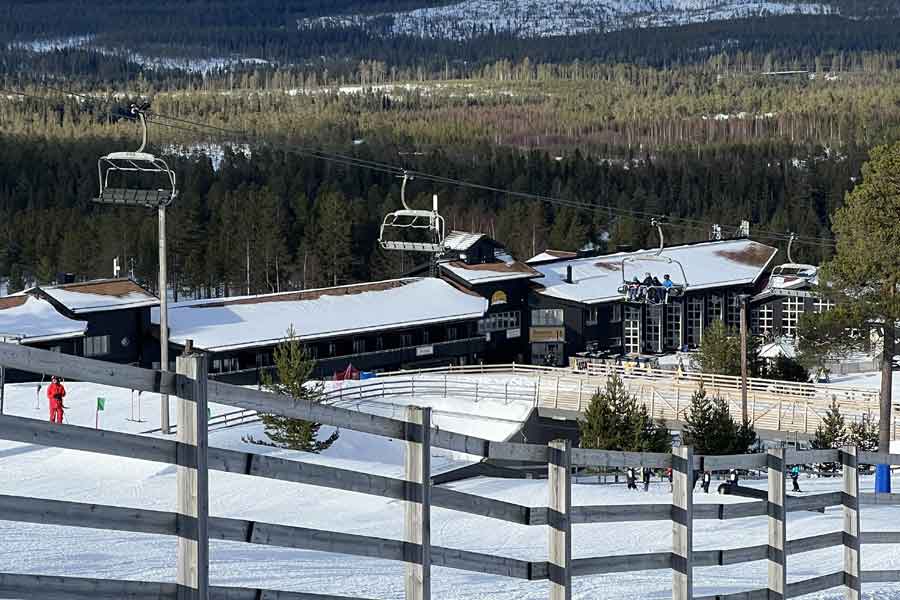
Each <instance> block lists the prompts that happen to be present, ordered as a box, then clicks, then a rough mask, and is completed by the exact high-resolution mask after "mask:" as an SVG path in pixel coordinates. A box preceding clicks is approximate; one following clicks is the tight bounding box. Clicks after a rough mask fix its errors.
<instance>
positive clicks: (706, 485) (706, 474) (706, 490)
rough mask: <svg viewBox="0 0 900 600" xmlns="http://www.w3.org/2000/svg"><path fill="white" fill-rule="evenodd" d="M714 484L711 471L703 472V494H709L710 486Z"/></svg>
mask: <svg viewBox="0 0 900 600" xmlns="http://www.w3.org/2000/svg"><path fill="white" fill-rule="evenodd" d="M710 482H712V475H711V474H710V472H709V471H703V493H704V494H708V493H709V484H710Z"/></svg>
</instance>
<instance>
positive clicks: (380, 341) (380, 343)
mask: <svg viewBox="0 0 900 600" xmlns="http://www.w3.org/2000/svg"><path fill="white" fill-rule="evenodd" d="M375 349H376V350H384V338H383V337H381V336H380V335H379V336H378V337H377V338H375Z"/></svg>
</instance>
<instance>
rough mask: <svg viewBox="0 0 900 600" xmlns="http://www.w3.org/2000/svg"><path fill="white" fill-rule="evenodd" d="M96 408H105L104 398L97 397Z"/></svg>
mask: <svg viewBox="0 0 900 600" xmlns="http://www.w3.org/2000/svg"><path fill="white" fill-rule="evenodd" d="M97 410H106V398H97Z"/></svg>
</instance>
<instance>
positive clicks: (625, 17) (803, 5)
mask: <svg viewBox="0 0 900 600" xmlns="http://www.w3.org/2000/svg"><path fill="white" fill-rule="evenodd" d="M831 12H833V9H832V8H831V7H830V6H828V5H826V4H820V3H813V2H796V1H794V2H791V1H778V0H772V1H765V0H461V1H460V2H456V3H454V4H450V5H447V6H439V7H431V8H420V9H416V10H410V11H405V12H396V13H390V14H387V15H375V16H372V15H340V16H326V17H318V18H313V19H301V20H298V22H297V27H298V29H300V30H303V29H306V28H309V27H311V26H322V25H324V26H332V27H349V26H368V25H375V24H377V25H376V26H380V25H381V24H382V23H383V22H384V20H385V17H389V18H390V19H391V25H390V32H391V33H392V34H394V35H414V36H419V37H425V38H449V39H459V40H462V39H468V38H471V37H475V36H478V35H485V34H487V33H489V32H491V31H494V32H497V33H500V32H504V33H513V34H515V35H517V36H520V37H550V36H558V35H576V34H582V33H591V32H598V31H615V30H618V29H627V28H631V27H660V26H672V25H683V24H687V23H700V22H707V21H721V20H726V19H735V18H743V17H753V16H767V15H782V14H828V13H831Z"/></svg>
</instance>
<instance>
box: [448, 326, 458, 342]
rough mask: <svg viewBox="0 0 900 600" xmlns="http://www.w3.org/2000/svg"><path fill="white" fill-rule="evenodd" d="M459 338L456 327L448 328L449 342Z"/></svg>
mask: <svg viewBox="0 0 900 600" xmlns="http://www.w3.org/2000/svg"><path fill="white" fill-rule="evenodd" d="M456 337H457V331H456V327H448V328H447V341H448V342H452V341H453V340H455V339H456Z"/></svg>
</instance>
